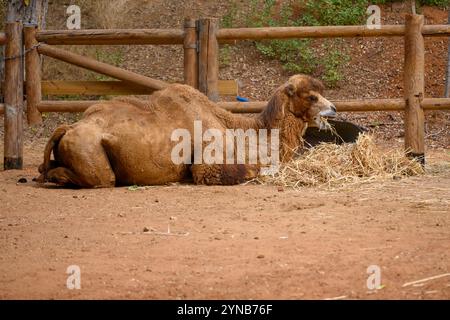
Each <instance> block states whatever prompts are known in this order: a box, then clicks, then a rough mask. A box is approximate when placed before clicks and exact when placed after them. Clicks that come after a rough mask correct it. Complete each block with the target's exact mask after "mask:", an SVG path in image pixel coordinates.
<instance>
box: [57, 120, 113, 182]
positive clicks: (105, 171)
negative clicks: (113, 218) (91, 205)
mask: <svg viewBox="0 0 450 320" xmlns="http://www.w3.org/2000/svg"><path fill="white" fill-rule="evenodd" d="M102 136H103V134H102V133H101V130H100V129H99V128H97V127H94V126H89V125H84V126H82V125H79V126H77V127H76V128H74V129H73V130H70V131H68V132H67V133H66V134H65V135H64V137H63V138H62V139H61V141H60V143H59V146H58V158H59V159H60V162H61V165H60V167H59V168H56V169H54V170H57V171H55V176H54V177H55V178H57V179H59V180H60V181H66V180H67V181H69V183H70V184H75V185H78V186H80V187H84V188H108V187H114V186H115V181H116V177H115V175H114V172H113V170H112V168H111V165H110V162H109V159H108V157H107V154H106V152H105V149H104V148H103V146H102V144H101V140H102ZM61 167H64V168H67V169H68V170H62V169H60V168H61ZM64 168H63V169H64Z"/></svg>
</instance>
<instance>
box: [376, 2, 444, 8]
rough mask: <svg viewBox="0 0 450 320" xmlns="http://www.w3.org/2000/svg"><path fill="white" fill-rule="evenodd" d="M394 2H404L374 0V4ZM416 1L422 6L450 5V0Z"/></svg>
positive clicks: (442, 6)
mask: <svg viewBox="0 0 450 320" xmlns="http://www.w3.org/2000/svg"><path fill="white" fill-rule="evenodd" d="M392 2H402V1H400V0H373V1H372V3H373V4H386V3H392ZM416 3H417V4H418V5H421V6H435V7H440V8H446V7H448V6H449V5H450V0H417V1H416Z"/></svg>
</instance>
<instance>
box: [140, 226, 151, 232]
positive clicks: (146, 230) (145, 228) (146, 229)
mask: <svg viewBox="0 0 450 320" xmlns="http://www.w3.org/2000/svg"><path fill="white" fill-rule="evenodd" d="M142 231H144V232H149V231H150V229H149V228H147V227H144V229H143V230H142Z"/></svg>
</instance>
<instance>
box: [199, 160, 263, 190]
mask: <svg viewBox="0 0 450 320" xmlns="http://www.w3.org/2000/svg"><path fill="white" fill-rule="evenodd" d="M259 169H260V168H259V166H258V165H251V164H214V165H208V164H194V165H192V167H191V171H192V177H193V179H194V183H195V184H206V185H233V184H239V183H243V182H245V181H248V180H251V179H254V178H256V177H257V176H258V174H259Z"/></svg>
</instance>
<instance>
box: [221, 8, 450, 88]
mask: <svg viewBox="0 0 450 320" xmlns="http://www.w3.org/2000/svg"><path fill="white" fill-rule="evenodd" d="M391 2H398V0H397V1H396V0H285V1H277V0H250V3H249V5H248V7H247V10H246V11H247V15H246V16H245V19H244V20H245V26H248V27H280V26H320V25H360V24H364V23H365V20H366V19H367V13H366V10H367V8H368V6H369V5H371V4H386V3H391ZM417 3H418V4H420V5H432V6H439V7H447V6H449V5H450V0H420V1H419V0H418V1H417ZM241 9H242V10H243V8H239V9H238V6H237V2H236V0H235V1H233V2H232V4H231V6H230V9H229V11H228V13H227V14H226V15H225V16H224V17H223V18H222V27H225V28H231V27H233V26H234V24H236V23H237V21H238V20H239V19H238V17H237V14H238V12H240V11H241ZM337 42H338V40H329V41H328V44H330V46H329V47H328V48H322V50H317V46H316V45H314V44H315V42H313V41H311V40H303V39H302V40H300V39H293V40H269V41H260V42H256V43H255V45H256V48H257V50H258V51H259V52H260V53H261V54H263V55H264V56H265V57H267V58H268V59H274V60H278V61H280V62H281V64H282V66H283V69H284V70H285V71H286V72H288V73H309V74H312V75H314V76H316V77H320V78H322V80H324V81H325V82H326V83H327V84H328V85H329V86H335V85H337V83H338V82H339V81H340V80H341V78H342V76H341V72H340V70H341V68H342V66H343V65H345V64H346V63H348V61H349V57H348V54H347V52H345V49H342V47H343V46H340V48H341V49H337V48H335V46H333V44H334V43H337ZM330 48H332V49H330ZM319 53H320V54H319ZM225 54H226V52H223V53H222V54H221V56H222V55H225ZM222 59H224V58H222Z"/></svg>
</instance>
